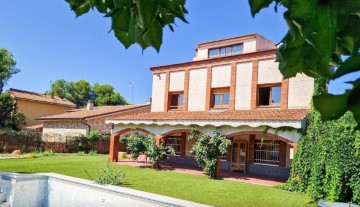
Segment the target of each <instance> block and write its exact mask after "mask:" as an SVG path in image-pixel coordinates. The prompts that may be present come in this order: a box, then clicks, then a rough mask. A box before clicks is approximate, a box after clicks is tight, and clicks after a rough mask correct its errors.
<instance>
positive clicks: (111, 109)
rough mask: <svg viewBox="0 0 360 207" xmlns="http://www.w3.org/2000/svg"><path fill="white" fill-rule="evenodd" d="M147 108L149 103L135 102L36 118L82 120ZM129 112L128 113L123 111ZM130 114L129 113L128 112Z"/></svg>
mask: <svg viewBox="0 0 360 207" xmlns="http://www.w3.org/2000/svg"><path fill="white" fill-rule="evenodd" d="M143 108H148V110H147V111H150V105H148V104H136V105H119V106H98V107H94V108H93V109H92V110H87V108H81V109H74V110H67V111H66V113H64V114H57V115H52V116H46V117H40V118H37V119H36V120H43V121H45V120H48V121H50V120H84V119H88V118H93V117H98V116H105V115H112V114H116V113H121V112H130V111H134V110H137V109H143ZM125 114H127V115H128V114H129V113H125ZM130 114H131V113H130Z"/></svg>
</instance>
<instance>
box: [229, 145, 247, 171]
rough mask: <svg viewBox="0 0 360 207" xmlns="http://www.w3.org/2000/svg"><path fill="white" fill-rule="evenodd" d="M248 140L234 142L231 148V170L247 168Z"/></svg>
mask: <svg viewBox="0 0 360 207" xmlns="http://www.w3.org/2000/svg"><path fill="white" fill-rule="evenodd" d="M246 147H247V143H246V142H234V143H233V144H232V149H231V165H230V170H231V171H234V170H237V171H243V172H245V170H246V149H247V148H246Z"/></svg>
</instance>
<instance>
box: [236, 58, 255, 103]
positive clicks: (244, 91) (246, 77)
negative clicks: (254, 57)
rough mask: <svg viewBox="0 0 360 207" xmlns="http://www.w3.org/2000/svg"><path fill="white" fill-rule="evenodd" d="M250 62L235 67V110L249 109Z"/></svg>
mask: <svg viewBox="0 0 360 207" xmlns="http://www.w3.org/2000/svg"><path fill="white" fill-rule="evenodd" d="M252 65H253V63H252V62H247V63H239V64H237V66H236V92H235V110H247V109H251V80H252Z"/></svg>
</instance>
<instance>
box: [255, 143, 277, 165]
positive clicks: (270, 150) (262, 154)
mask: <svg viewBox="0 0 360 207" xmlns="http://www.w3.org/2000/svg"><path fill="white" fill-rule="evenodd" d="M279 148H280V143H279V141H273V140H255V159H254V160H255V162H256V163H264V164H273V165H279Z"/></svg>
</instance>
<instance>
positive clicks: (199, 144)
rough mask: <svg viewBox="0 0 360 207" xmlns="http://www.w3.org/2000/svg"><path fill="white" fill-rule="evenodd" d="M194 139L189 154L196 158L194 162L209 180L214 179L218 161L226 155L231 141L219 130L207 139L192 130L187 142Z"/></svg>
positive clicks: (196, 129)
mask: <svg viewBox="0 0 360 207" xmlns="http://www.w3.org/2000/svg"><path fill="white" fill-rule="evenodd" d="M191 139H195V140H196V143H195V144H194V146H193V147H192V148H191V151H190V152H191V154H193V155H195V156H196V158H195V159H196V162H197V163H198V164H199V165H200V167H202V168H203V169H204V170H205V172H207V173H208V174H209V177H210V178H216V177H217V175H216V172H217V170H220V169H217V168H218V161H219V159H218V158H219V157H220V156H224V155H226V154H227V153H228V150H229V148H230V146H231V141H230V140H229V139H226V136H225V135H224V134H223V133H221V132H220V131H219V130H215V131H214V132H213V136H212V137H209V136H208V135H206V134H203V133H201V132H200V131H199V129H198V128H196V127H195V128H192V130H191V134H190V136H189V140H191Z"/></svg>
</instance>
